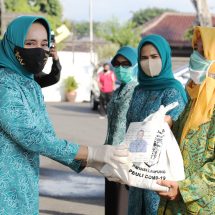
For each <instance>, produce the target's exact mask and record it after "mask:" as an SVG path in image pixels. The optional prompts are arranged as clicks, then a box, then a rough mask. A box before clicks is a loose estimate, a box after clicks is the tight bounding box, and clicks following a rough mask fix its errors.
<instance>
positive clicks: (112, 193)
mask: <svg viewBox="0 0 215 215" xmlns="http://www.w3.org/2000/svg"><path fill="white" fill-rule="evenodd" d="M127 214H128V189H127V188H126V186H125V185H123V184H119V183H115V182H111V181H108V180H107V179H105V215H127Z"/></svg>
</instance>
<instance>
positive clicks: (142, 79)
mask: <svg viewBox="0 0 215 215" xmlns="http://www.w3.org/2000/svg"><path fill="white" fill-rule="evenodd" d="M148 43H150V44H152V45H153V46H154V47H155V48H156V49H157V50H158V53H159V55H160V57H161V61H162V69H161V72H160V74H159V75H158V76H154V77H149V76H147V75H146V74H145V73H144V72H143V70H142V68H141V65H140V60H141V59H140V55H141V49H142V47H143V46H144V45H145V44H148ZM138 81H139V84H140V85H141V87H142V88H144V89H146V90H163V89H166V88H176V89H177V90H179V91H180V92H181V95H182V97H183V98H184V101H185V102H187V95H186V92H185V90H184V88H183V86H182V84H181V83H180V82H179V81H178V80H176V79H175V78H174V76H173V72H172V62H171V49H170V46H169V43H168V42H167V41H166V40H165V39H164V38H163V37H162V36H160V35H156V34H151V35H148V36H145V37H143V39H142V40H141V41H140V43H139V45H138Z"/></svg>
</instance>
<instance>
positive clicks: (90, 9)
mask: <svg viewBox="0 0 215 215" xmlns="http://www.w3.org/2000/svg"><path fill="white" fill-rule="evenodd" d="M89 1H90V2H89V22H90V61H91V62H92V63H94V57H93V0H89Z"/></svg>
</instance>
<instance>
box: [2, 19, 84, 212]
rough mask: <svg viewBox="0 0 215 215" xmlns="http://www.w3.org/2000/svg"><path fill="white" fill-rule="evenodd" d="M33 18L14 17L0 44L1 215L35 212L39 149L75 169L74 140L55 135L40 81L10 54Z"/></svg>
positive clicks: (36, 205)
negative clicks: (70, 140)
mask: <svg viewBox="0 0 215 215" xmlns="http://www.w3.org/2000/svg"><path fill="white" fill-rule="evenodd" d="M37 19H43V18H37V17H30V16H28V17H21V18H18V19H16V21H14V22H13V23H12V24H11V25H10V26H9V27H8V30H7V32H6V34H5V36H4V38H3V40H2V41H1V44H0V172H1V174H0V193H1V195H0V214H1V215H38V214H39V201H38V200H39V185H38V181H39V164H40V163H39V155H44V156H47V157H49V158H52V159H54V160H56V161H59V162H60V163H62V164H64V165H67V166H69V167H70V168H72V169H73V170H75V171H77V172H78V171H80V170H81V162H78V161H76V160H74V158H75V156H76V155H77V152H78V150H79V145H78V144H71V143H69V142H67V141H66V140H61V139H59V138H57V136H56V134H55V132H54V129H53V126H52V125H51V123H50V120H49V118H48V114H47V111H46V107H45V104H44V101H43V95H42V92H41V89H40V86H39V85H38V84H37V83H36V82H35V81H34V79H33V75H31V74H30V73H29V74H28V73H27V72H26V71H24V69H23V68H22V67H21V66H20V65H19V63H18V61H16V59H15V58H14V55H13V48H14V44H15V45H20V46H21V47H23V44H24V42H23V41H24V39H25V36H23V35H22V34H23V31H27V29H28V27H29V26H30V25H31V24H32V23H33V22H34V21H35V20H37ZM43 21H44V22H46V21H45V20H44V19H43ZM18 29H19V31H18ZM15 31H16V34H15Z"/></svg>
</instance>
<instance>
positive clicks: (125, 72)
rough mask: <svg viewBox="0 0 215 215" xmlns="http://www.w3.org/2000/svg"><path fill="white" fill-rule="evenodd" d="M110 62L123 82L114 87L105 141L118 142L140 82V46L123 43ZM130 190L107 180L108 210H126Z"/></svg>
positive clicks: (117, 213) (113, 213)
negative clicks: (138, 74)
mask: <svg viewBox="0 0 215 215" xmlns="http://www.w3.org/2000/svg"><path fill="white" fill-rule="evenodd" d="M111 64H112V66H113V68H114V73H115V75H116V77H117V79H118V80H119V81H120V82H121V84H120V86H119V87H118V88H117V89H116V90H115V91H114V93H113V95H112V98H111V100H110V102H109V104H108V106H107V119H108V130H107V136H106V140H105V144H110V145H119V144H120V143H122V142H123V140H124V137H125V133H126V114H127V111H128V108H129V104H130V101H131V97H132V94H133V90H134V87H135V86H136V85H137V77H136V76H137V72H136V71H137V50H136V49H135V48H133V47H131V46H123V47H122V48H120V49H119V50H118V51H117V53H116V55H115V56H114V57H113V59H112V61H111ZM127 204H128V190H127V188H126V187H125V185H121V184H119V183H115V182H110V181H108V180H106V181H105V214H106V215H125V214H127Z"/></svg>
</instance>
